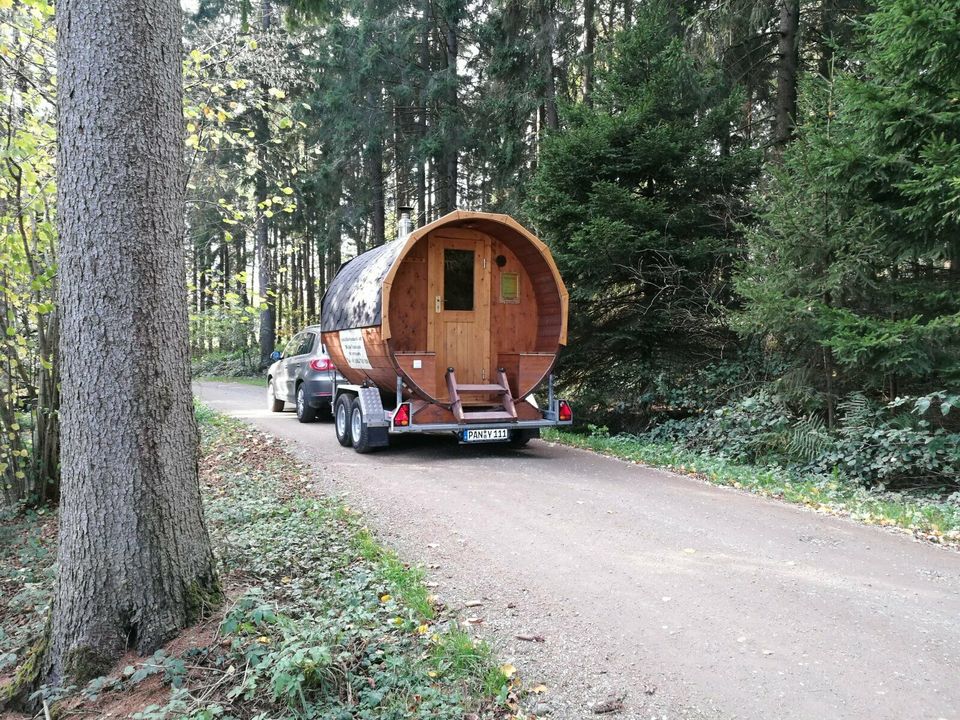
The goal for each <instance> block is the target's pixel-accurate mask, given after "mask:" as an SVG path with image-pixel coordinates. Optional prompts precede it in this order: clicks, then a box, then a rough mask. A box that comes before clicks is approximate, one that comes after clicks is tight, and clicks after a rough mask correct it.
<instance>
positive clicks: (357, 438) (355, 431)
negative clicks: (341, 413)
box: [350, 398, 373, 454]
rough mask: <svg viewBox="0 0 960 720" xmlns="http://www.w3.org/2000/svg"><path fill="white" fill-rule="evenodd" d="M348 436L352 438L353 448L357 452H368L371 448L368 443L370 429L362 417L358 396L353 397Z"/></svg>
mask: <svg viewBox="0 0 960 720" xmlns="http://www.w3.org/2000/svg"><path fill="white" fill-rule="evenodd" d="M350 436H351V437H352V438H353V449H354V450H356V451H357V452H358V453H361V454H362V453H368V452H370V451H371V450H373V447H371V445H370V429H369V428H368V427H367V423H366V421H365V420H364V419H363V408H362V407H360V398H355V399H354V401H353V403H352V404H351V409H350Z"/></svg>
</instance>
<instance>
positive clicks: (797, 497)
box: [542, 428, 960, 546]
mask: <svg viewBox="0 0 960 720" xmlns="http://www.w3.org/2000/svg"><path fill="white" fill-rule="evenodd" d="M542 435H543V438H544V439H545V440H548V441H551V442H558V443H562V444H564V445H571V446H573V447H579V448H584V449H588V450H593V451H595V452H599V453H602V454H604V455H610V456H612V457H616V458H620V459H622V460H628V461H630V462H635V463H639V464H642V465H648V466H650V467H656V468H664V469H667V470H672V471H674V472H678V473H682V474H685V475H691V476H694V477H697V478H699V479H701V480H705V481H707V482H711V483H713V484H715V485H727V486H731V487H735V488H738V489H743V490H748V491H750V492H753V493H756V494H758V495H764V496H768V497H775V498H779V499H782V500H786V501H787V502H792V503H796V504H800V505H805V506H807V507H811V508H813V509H815V510H818V511H821V512H826V513H830V514H834V515H844V516H849V517H851V518H853V519H854V520H857V521H860V522H863V523H868V524H871V525H884V526H893V527H897V528H902V529H904V530H907V531H910V532H912V533H913V534H914V535H916V536H918V537H922V538H924V539H926V540H929V541H932V542H935V543H939V544H950V545H957V546H960V502H954V501H953V500H952V499H946V500H944V499H942V498H936V497H924V496H922V495H919V494H907V493H895V492H877V491H870V490H866V489H864V488H862V487H859V486H857V485H856V484H854V483H851V482H850V481H849V480H847V479H845V478H843V477H842V476H840V475H838V474H833V475H809V474H801V473H798V472H796V471H794V470H790V469H787V468H783V467H780V466H777V465H770V466H766V467H761V466H754V465H744V464H740V463H736V462H732V461H731V460H729V459H727V458H724V457H722V456H717V455H707V454H703V453H698V452H694V451H691V450H686V449H683V448H680V447H678V446H676V445H672V444H669V443H657V442H650V441H647V440H645V439H644V438H643V437H642V436H635V435H614V436H610V435H608V434H607V433H606V432H604V431H603V430H602V429H598V430H596V431H594V432H592V433H591V434H580V433H571V432H563V431H558V430H554V429H552V428H551V429H547V430H545V431H543V433H542Z"/></svg>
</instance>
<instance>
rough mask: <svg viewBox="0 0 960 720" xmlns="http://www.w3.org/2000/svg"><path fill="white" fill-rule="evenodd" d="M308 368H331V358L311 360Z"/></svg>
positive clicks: (322, 369) (319, 370) (325, 369)
mask: <svg viewBox="0 0 960 720" xmlns="http://www.w3.org/2000/svg"><path fill="white" fill-rule="evenodd" d="M310 369H311V370H316V371H317V372H325V371H327V370H333V360H331V359H330V358H317V359H316V360H311V361H310Z"/></svg>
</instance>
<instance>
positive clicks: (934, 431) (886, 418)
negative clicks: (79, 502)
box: [646, 391, 960, 492]
mask: <svg viewBox="0 0 960 720" xmlns="http://www.w3.org/2000/svg"><path fill="white" fill-rule="evenodd" d="M932 397H937V398H939V397H941V396H940V395H936V396H931V397H929V398H920V399H917V400H915V401H913V402H914V403H915V411H914V412H905V411H904V407H905V405H906V404H908V403H909V402H911V400H910V399H908V398H900V399H898V400H896V401H894V402H891V403H887V404H884V405H881V404H878V403H875V402H873V401H872V400H870V399H869V398H867V397H866V396H864V395H862V394H854V395H851V396H849V397H848V398H846V399H845V400H844V401H843V402H841V403H840V407H839V409H840V418H839V420H838V423H837V428H835V429H834V430H830V429H828V428H827V427H826V426H825V424H824V422H823V420H822V418H821V417H820V416H819V415H816V414H808V415H800V414H797V413H796V412H795V411H794V410H792V409H791V408H790V407H788V406H787V405H786V404H785V403H784V402H783V400H782V398H780V397H779V396H777V395H775V394H773V393H770V392H766V391H760V392H758V393H755V394H753V395H750V396H747V397H745V398H742V399H740V400H738V401H736V402H733V403H729V404H727V405H724V406H723V407H720V408H718V409H716V410H713V411H712V412H709V413H706V414H703V415H701V416H695V417H690V418H686V419H683V420H679V421H667V422H664V423H661V424H660V425H658V426H657V427H655V428H654V429H652V430H651V431H650V432H649V433H647V434H646V437H649V438H650V439H651V440H655V441H660V442H670V443H677V444H679V445H681V446H683V447H687V448H690V449H695V450H698V451H702V452H709V453H714V454H717V455H722V456H724V457H729V458H731V459H732V460H735V461H738V462H747V463H758V464H766V463H775V464H778V465H782V466H784V467H790V468H794V469H796V470H797V471H799V472H809V473H815V474H827V475H831V474H833V473H834V472H839V473H840V474H841V475H842V477H843V478H845V479H846V480H847V481H849V482H853V483H857V484H861V485H864V486H868V487H879V488H881V489H882V488H884V487H892V486H896V487H899V488H910V487H919V488H933V489H941V488H943V489H946V491H947V492H951V491H956V490H960V485H958V483H957V479H958V478H960V434H958V433H955V432H950V431H949V430H948V429H947V428H946V427H944V426H943V423H944V422H945V420H946V417H945V416H946V415H947V413H948V412H949V410H950V407H951V405H950V403H949V402H941V403H939V405H940V407H942V408H944V409H946V411H947V412H945V413H944V412H941V410H940V409H937V410H934V411H931V412H930V413H929V414H930V415H931V416H933V417H932V418H931V419H927V418H926V417H925V416H924V413H925V412H926V411H927V408H929V406H930V404H931V402H932ZM921 408H922V410H923V411H922V412H916V410H918V409H921Z"/></svg>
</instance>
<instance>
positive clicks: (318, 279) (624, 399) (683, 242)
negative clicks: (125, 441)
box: [0, 0, 960, 506]
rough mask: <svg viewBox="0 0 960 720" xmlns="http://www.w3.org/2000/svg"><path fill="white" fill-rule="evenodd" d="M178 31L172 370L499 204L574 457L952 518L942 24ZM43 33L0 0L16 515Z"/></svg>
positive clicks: (43, 405)
mask: <svg viewBox="0 0 960 720" xmlns="http://www.w3.org/2000/svg"><path fill="white" fill-rule="evenodd" d="M184 7H185V10H186V13H185V18H186V22H185V25H184V30H183V32H184V44H185V47H186V54H185V57H184V73H185V94H186V102H185V107H184V113H185V115H186V118H187V137H186V138H185V147H184V152H185V154H186V157H187V162H188V165H189V168H190V179H189V186H188V198H189V199H188V204H187V207H186V208H185V213H186V218H187V228H188V232H187V236H186V237H185V238H184V243H185V246H186V248H187V257H188V265H189V267H188V274H189V278H188V281H189V286H190V294H189V297H188V298H186V299H185V301H186V302H188V303H189V304H190V309H191V313H192V315H191V317H192V321H191V322H192V338H193V339H192V345H193V354H194V365H195V371H196V372H197V373H198V374H206V375H248V374H256V373H257V372H259V371H260V370H261V369H262V367H263V365H264V363H265V362H266V358H267V357H268V356H269V354H270V352H272V351H273V350H274V349H275V348H277V347H279V346H281V345H282V343H283V342H284V341H285V340H286V339H288V338H289V337H290V336H291V335H292V334H293V333H294V332H296V331H297V330H298V329H299V328H300V327H302V326H303V325H306V324H308V323H312V322H315V321H316V320H317V319H318V312H319V299H320V297H321V296H322V294H323V291H324V289H325V287H326V285H327V283H328V282H329V281H330V279H331V278H332V276H333V274H334V273H335V272H336V270H337V268H338V267H339V266H340V264H341V263H342V261H343V260H345V259H347V258H349V257H352V256H353V255H354V254H356V253H359V252H363V251H364V250H366V249H369V248H371V247H374V246H376V245H379V244H382V243H384V242H386V241H389V240H390V239H391V238H392V237H393V235H394V234H395V227H396V223H397V216H398V208H400V207H404V206H410V207H412V208H413V209H414V217H415V222H416V223H417V224H418V225H422V224H425V223H427V222H430V221H432V220H434V219H436V218H438V217H440V216H441V215H443V214H445V213H446V212H448V211H450V210H452V209H455V208H462V209H470V210H487V211H494V212H505V213H509V214H511V215H513V216H515V217H516V218H517V219H518V220H520V221H521V222H523V223H525V224H527V225H528V226H530V227H531V228H533V229H534V230H535V231H536V232H537V233H538V234H539V235H540V236H541V237H542V238H543V239H544V241H545V242H547V243H548V244H549V245H550V247H551V249H552V251H553V253H554V255H555V257H556V259H557V261H558V264H559V265H560V268H561V271H562V272H563V275H564V278H565V280H566V282H567V284H568V287H569V289H570V291H571V332H570V345H569V348H568V349H567V350H566V351H565V352H564V354H563V356H562V359H561V362H560V366H559V380H560V382H561V386H562V387H563V389H564V392H566V393H567V394H568V395H570V396H571V397H572V398H573V400H574V401H575V403H576V408H577V411H578V417H579V418H580V419H581V420H582V422H583V423H584V429H585V430H586V431H587V432H588V433H590V434H591V435H592V436H593V437H595V438H605V437H607V436H608V435H610V434H614V435H617V434H620V435H623V434H628V435H630V436H631V437H635V438H639V439H642V440H645V441H654V442H658V443H668V444H672V445H675V446H679V447H683V448H690V449H695V450H697V451H703V452H709V453H714V454H723V455H725V456H727V457H730V458H732V459H734V460H737V461H741V462H750V463H756V464H760V465H765V464H778V465H781V466H786V467H789V468H792V469H796V470H798V471H800V472H803V473H807V474H811V475H816V476H822V477H829V478H833V479H834V480H836V479H839V480H841V481H843V482H848V481H849V482H851V483H856V484H860V485H865V486H869V487H872V488H882V489H895V490H910V491H916V490H922V491H923V492H932V493H935V494H937V495H938V496H939V497H940V498H946V499H948V500H950V501H952V502H957V503H960V480H958V478H960V232H958V230H960V2H958V0H882V1H881V2H861V1H860V0H813V1H808V0H802V1H801V0H715V1H713V2H707V1H705V0H680V1H677V2H664V1H663V0H610V1H609V2H604V1H603V0H501V1H498V2H493V3H470V2H463V1H462V0H423V1H417V2H410V3H404V2H392V3H388V2H383V1H381V0H340V1H324V2H320V1H319V0H291V1H290V2H280V0H259V2H258V1H257V0H200V2H199V3H197V2H193V3H186V4H185V6H184ZM53 14H54V7H53V4H52V3H50V2H48V1H47V0H0V23H2V25H0V133H2V134H0V143H2V150H0V155H2V168H0V231H2V240H0V323H2V326H0V342H2V345H0V347H2V350H0V386H2V392H3V394H4V402H3V403H2V404H0V431H2V433H3V437H4V443H3V445H2V447H0V477H2V481H0V484H2V487H3V493H2V496H3V502H4V503H5V504H7V505H8V506H19V505H20V504H22V503H29V504H42V503H44V502H46V501H49V500H52V499H55V498H56V497H57V492H58V489H57V488H58V456H59V440H58V438H59V424H58V382H59V371H58V366H57V347H58V313H57V308H56V304H55V297H56V282H57V273H56V249H57V238H56V220H55V217H56V207H55V205H56V203H55V177H54V167H55V156H56V107H55V103H56V69H55V58H54V40H55V38H54V29H53ZM144 361H145V362H149V358H144Z"/></svg>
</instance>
